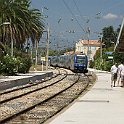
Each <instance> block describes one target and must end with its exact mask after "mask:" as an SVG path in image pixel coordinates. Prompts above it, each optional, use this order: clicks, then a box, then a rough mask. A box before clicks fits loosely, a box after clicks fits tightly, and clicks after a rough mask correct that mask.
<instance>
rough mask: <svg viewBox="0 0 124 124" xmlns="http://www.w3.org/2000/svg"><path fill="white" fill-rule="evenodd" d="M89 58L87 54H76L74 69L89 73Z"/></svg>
mask: <svg viewBox="0 0 124 124" xmlns="http://www.w3.org/2000/svg"><path fill="white" fill-rule="evenodd" d="M87 64H88V59H87V56H86V55H85V54H81V55H74V71H75V72H80V73H87V72H88V70H87Z"/></svg>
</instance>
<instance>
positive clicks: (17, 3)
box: [0, 0, 44, 49]
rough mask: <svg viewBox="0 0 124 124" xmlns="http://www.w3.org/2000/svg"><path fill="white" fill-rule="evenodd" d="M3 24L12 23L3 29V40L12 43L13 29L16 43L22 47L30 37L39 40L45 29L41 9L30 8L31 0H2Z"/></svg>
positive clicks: (0, 15) (0, 9) (0, 18)
mask: <svg viewBox="0 0 124 124" xmlns="http://www.w3.org/2000/svg"><path fill="white" fill-rule="evenodd" d="M0 20H1V22H0V23H1V24H2V23H4V22H10V25H7V26H3V27H2V28H1V29H2V30H1V42H3V43H4V44H8V45H10V41H11V37H10V36H11V34H10V33H11V31H10V28H11V29H12V38H13V41H14V45H15V46H16V47H17V48H19V49H22V48H23V44H24V43H25V41H26V40H27V39H29V38H31V40H32V42H33V43H35V40H39V39H40V37H41V35H42V32H43V30H44V23H43V18H42V15H41V13H40V11H39V10H37V9H30V0H1V1H0Z"/></svg>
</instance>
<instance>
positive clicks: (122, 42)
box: [115, 19, 124, 53]
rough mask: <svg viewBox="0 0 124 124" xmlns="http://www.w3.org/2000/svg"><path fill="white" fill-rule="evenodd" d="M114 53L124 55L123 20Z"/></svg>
mask: <svg viewBox="0 0 124 124" xmlns="http://www.w3.org/2000/svg"><path fill="white" fill-rule="evenodd" d="M115 51H118V52H121V53H124V19H123V21H122V24H121V29H120V32H119V35H118V38H117V42H116V46H115Z"/></svg>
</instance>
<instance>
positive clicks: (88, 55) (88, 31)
mask: <svg viewBox="0 0 124 124" xmlns="http://www.w3.org/2000/svg"><path fill="white" fill-rule="evenodd" d="M87 33H88V45H87V57H88V61H89V60H90V52H89V37H90V28H89V27H88V30H87ZM88 65H89V62H88Z"/></svg>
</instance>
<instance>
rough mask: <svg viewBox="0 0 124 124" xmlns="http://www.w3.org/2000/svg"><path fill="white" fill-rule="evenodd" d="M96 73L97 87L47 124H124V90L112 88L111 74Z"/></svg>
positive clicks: (117, 87)
mask: <svg viewBox="0 0 124 124" xmlns="http://www.w3.org/2000/svg"><path fill="white" fill-rule="evenodd" d="M91 71H94V72H95V73H96V75H97V81H96V83H95V85H94V86H93V87H92V88H91V89H89V91H88V92H87V93H86V94H82V95H81V96H80V97H79V98H78V99H77V100H75V102H74V103H73V104H72V105H71V106H69V107H67V108H65V110H63V111H62V112H61V114H59V115H57V116H55V117H54V118H51V120H49V121H48V122H46V123H45V124H124V88H122V87H119V86H116V87H113V88H111V74H110V73H108V72H103V71H97V70H91Z"/></svg>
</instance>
